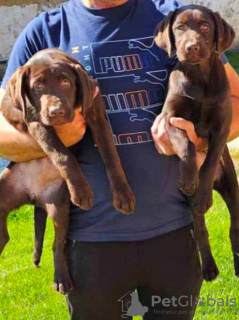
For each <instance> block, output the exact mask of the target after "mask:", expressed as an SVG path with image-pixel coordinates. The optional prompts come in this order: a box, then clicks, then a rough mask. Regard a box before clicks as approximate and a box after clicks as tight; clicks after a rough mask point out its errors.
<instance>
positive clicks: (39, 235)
mask: <svg viewBox="0 0 239 320" xmlns="http://www.w3.org/2000/svg"><path fill="white" fill-rule="evenodd" d="M46 220H47V213H46V211H45V210H44V209H42V208H40V207H37V206H35V207H34V229H35V239H34V253H33V263H34V265H35V267H38V266H39V264H40V261H41V255H42V248H43V241H44V235H45V230H46Z"/></svg>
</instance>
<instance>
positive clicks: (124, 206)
mask: <svg viewBox="0 0 239 320" xmlns="http://www.w3.org/2000/svg"><path fill="white" fill-rule="evenodd" d="M113 205H114V207H115V209H116V210H118V211H120V212H121V213H123V214H130V213H132V212H133V211H134V209H135V196H134V194H133V192H132V190H131V188H130V186H129V185H125V186H124V187H122V188H120V189H118V190H114V191H113Z"/></svg>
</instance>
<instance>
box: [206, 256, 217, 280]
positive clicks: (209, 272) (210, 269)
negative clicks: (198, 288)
mask: <svg viewBox="0 0 239 320" xmlns="http://www.w3.org/2000/svg"><path fill="white" fill-rule="evenodd" d="M202 272H203V279H204V280H206V281H213V280H215V279H216V278H217V276H218V275H219V270H218V267H217V265H216V263H215V261H214V260H212V261H210V263H208V264H207V265H206V266H203V271H202Z"/></svg>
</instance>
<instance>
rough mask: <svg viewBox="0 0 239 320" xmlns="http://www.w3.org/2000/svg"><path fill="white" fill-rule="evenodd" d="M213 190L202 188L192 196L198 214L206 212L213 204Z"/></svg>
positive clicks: (193, 207) (195, 211) (193, 205)
mask: <svg viewBox="0 0 239 320" xmlns="http://www.w3.org/2000/svg"><path fill="white" fill-rule="evenodd" d="M212 204H213V201H212V191H211V190H210V191H208V190H206V189H205V190H202V188H201V189H200V190H199V189H198V190H197V191H196V193H195V195H194V196H193V198H192V209H193V212H194V213H196V214H204V213H206V212H207V211H208V210H209V209H210V208H211V206H212Z"/></svg>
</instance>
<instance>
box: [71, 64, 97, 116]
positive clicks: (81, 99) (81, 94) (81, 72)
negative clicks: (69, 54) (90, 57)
mask: <svg viewBox="0 0 239 320" xmlns="http://www.w3.org/2000/svg"><path fill="white" fill-rule="evenodd" d="M72 67H73V69H74V71H75V73H76V76H77V96H76V104H75V107H76V108H77V107H79V106H81V107H82V114H83V116H84V117H85V116H86V112H87V109H89V108H90V107H91V106H92V105H93V100H94V97H95V94H96V92H98V91H97V90H99V89H98V85H97V82H96V81H95V80H93V79H91V77H90V76H89V75H88V73H87V72H86V71H85V69H84V68H83V66H81V64H79V63H77V64H72Z"/></svg>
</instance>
